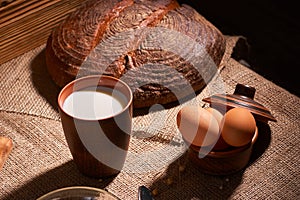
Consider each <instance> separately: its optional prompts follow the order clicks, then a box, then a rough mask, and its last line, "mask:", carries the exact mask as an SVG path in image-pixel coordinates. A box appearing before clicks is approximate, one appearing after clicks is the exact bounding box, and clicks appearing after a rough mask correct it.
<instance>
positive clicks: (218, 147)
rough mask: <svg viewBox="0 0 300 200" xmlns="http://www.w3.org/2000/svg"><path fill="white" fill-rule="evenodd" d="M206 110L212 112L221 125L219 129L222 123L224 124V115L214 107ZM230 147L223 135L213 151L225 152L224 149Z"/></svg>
mask: <svg viewBox="0 0 300 200" xmlns="http://www.w3.org/2000/svg"><path fill="white" fill-rule="evenodd" d="M206 110H207V111H208V112H210V113H211V114H212V115H213V116H214V117H215V118H216V120H217V122H218V124H219V127H221V123H222V119H223V114H222V113H221V112H220V111H218V110H217V109H215V108H212V107H207V108H206ZM228 147H230V145H229V144H227V143H226V142H225V141H224V139H223V137H222V135H221V134H220V137H219V139H218V141H217V143H216V144H215V146H214V147H213V150H214V151H220V150H224V149H226V148H228Z"/></svg>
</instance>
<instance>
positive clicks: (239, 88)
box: [233, 83, 256, 99]
mask: <svg viewBox="0 0 300 200" xmlns="http://www.w3.org/2000/svg"><path fill="white" fill-rule="evenodd" d="M255 91H256V89H255V88H254V87H251V86H249V85H243V84H240V83H238V84H237V85H236V86H235V91H234V93H233V94H236V95H240V96H245V97H248V98H250V99H254V95H255Z"/></svg>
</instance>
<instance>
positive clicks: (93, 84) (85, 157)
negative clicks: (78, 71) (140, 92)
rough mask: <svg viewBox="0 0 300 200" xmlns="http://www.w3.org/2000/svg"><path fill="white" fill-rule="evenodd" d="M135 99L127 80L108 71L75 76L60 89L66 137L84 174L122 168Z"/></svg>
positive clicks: (95, 174)
mask: <svg viewBox="0 0 300 200" xmlns="http://www.w3.org/2000/svg"><path fill="white" fill-rule="evenodd" d="M132 99H133V95H132V92H131V89H130V88H129V87H128V85H127V84H126V83H124V82H123V81H121V80H118V79H116V78H113V77H110V76H104V75H91V76H86V77H83V78H79V79H75V80H74V81H72V82H70V83H69V84H67V85H66V86H65V87H64V88H63V89H62V90H61V92H60V93H59V96H58V108H59V114H60V117H61V122H62V127H63V131H64V134H65V138H66V141H67V143H68V146H69V149H70V152H71V154H72V156H73V160H74V162H75V163H76V165H77V167H78V169H79V171H81V172H82V173H83V174H85V175H87V176H90V177H95V178H102V177H108V176H112V175H116V174H117V173H119V172H120V170H121V169H122V167H123V165H124V162H125V159H126V155H127V150H128V146H129V141H130V135H131V130H132Z"/></svg>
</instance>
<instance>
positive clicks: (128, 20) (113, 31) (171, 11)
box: [46, 0, 225, 108]
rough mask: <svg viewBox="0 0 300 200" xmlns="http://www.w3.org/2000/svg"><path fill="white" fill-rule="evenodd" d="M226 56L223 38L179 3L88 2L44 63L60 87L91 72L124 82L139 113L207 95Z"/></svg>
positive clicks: (55, 39) (60, 30) (57, 35)
mask: <svg viewBox="0 0 300 200" xmlns="http://www.w3.org/2000/svg"><path fill="white" fill-rule="evenodd" d="M224 52H225V38H224V36H223V35H222V33H221V32H220V31H219V30H218V29H217V28H216V27H215V26H214V25H213V24H211V23H210V22H209V21H207V20H206V19H205V18H204V17H203V16H201V15H200V14H199V13H198V12H197V11H196V10H194V9H193V8H192V7H190V6H188V5H184V4H183V5H179V4H178V2H176V1H175V0H136V1H135V0H87V1H86V2H85V3H84V4H83V5H82V6H81V7H79V8H78V9H77V10H76V11H74V12H73V13H72V14H70V15H69V16H68V17H67V18H66V19H65V20H64V21H63V22H61V23H60V25H59V26H58V27H57V28H56V29H54V30H53V31H52V33H51V35H50V36H49V39H48V41H47V45H46V64H47V69H48V71H49V73H50V75H51V77H52V78H53V80H54V82H55V83H56V84H57V85H59V86H61V87H62V86H64V85H66V84H67V83H69V82H70V81H72V80H74V79H76V78H77V77H82V76H86V75H92V74H103V75H110V76H113V77H116V78H119V79H122V80H123V81H125V82H126V83H127V84H128V85H129V86H130V88H131V89H132V91H133V94H134V101H133V105H134V107H135V108H141V107H149V106H151V105H154V104H167V103H171V102H174V101H179V100H180V99H182V98H184V97H186V96H187V95H191V94H195V92H197V91H199V90H201V89H203V88H204V87H205V85H206V84H207V83H208V82H209V81H210V80H211V78H212V77H213V76H214V75H215V73H216V72H217V70H218V67H219V65H220V62H221V59H222V57H223V54H224Z"/></svg>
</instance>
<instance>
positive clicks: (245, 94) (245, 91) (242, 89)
mask: <svg viewBox="0 0 300 200" xmlns="http://www.w3.org/2000/svg"><path fill="white" fill-rule="evenodd" d="M255 91H256V89H255V88H254V87H251V86H248V85H243V84H240V83H238V84H237V85H236V87H235V91H234V93H233V94H216V95H213V96H211V97H207V98H204V99H203V100H202V101H204V102H207V103H210V105H211V107H218V108H221V109H222V108H225V109H226V110H228V109H231V108H235V107H242V108H246V109H248V110H249V111H250V112H251V113H252V114H253V116H254V117H255V119H256V120H258V121H262V122H267V121H268V120H270V121H274V122H276V121H277V120H276V119H275V118H274V117H273V116H272V114H271V112H270V111H269V110H268V109H267V108H266V107H264V106H263V105H262V104H260V103H258V102H256V101H255V100H254V95H255Z"/></svg>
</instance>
